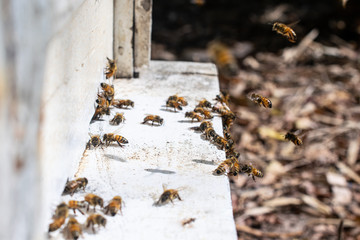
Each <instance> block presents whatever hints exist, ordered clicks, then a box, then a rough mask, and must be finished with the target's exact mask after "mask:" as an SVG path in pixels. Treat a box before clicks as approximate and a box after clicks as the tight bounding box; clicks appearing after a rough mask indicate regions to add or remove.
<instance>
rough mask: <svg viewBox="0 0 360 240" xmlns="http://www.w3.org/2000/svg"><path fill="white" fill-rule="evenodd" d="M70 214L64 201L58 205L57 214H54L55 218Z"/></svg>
mask: <svg viewBox="0 0 360 240" xmlns="http://www.w3.org/2000/svg"><path fill="white" fill-rule="evenodd" d="M68 214H69V208H68V206H67V205H66V203H64V202H62V203H60V204H59V205H58V206H57V207H56V210H55V214H54V217H53V218H54V219H58V218H61V217H65V218H67V216H68Z"/></svg>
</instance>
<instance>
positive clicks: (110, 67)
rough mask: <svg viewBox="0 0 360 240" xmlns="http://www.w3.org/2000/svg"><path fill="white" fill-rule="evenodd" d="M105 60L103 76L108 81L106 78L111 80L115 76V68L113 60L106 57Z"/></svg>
mask: <svg viewBox="0 0 360 240" xmlns="http://www.w3.org/2000/svg"><path fill="white" fill-rule="evenodd" d="M106 58H107V60H108V63H107V66H106V68H105V76H106V79H108V78H111V77H112V76H113V75H114V74H115V72H116V68H117V67H116V63H115V60H112V59H110V58H108V57H106Z"/></svg>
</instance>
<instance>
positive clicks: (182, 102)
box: [166, 95, 188, 106]
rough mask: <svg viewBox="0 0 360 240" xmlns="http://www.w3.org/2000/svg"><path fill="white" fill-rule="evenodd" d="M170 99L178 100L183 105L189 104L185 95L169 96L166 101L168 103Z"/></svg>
mask: <svg viewBox="0 0 360 240" xmlns="http://www.w3.org/2000/svg"><path fill="white" fill-rule="evenodd" d="M169 101H175V102H178V103H179V104H180V105H181V106H187V105H188V103H187V101H186V100H185V98H184V97H179V96H178V95H173V96H170V97H169V98H168V100H167V101H166V104H168V103H169Z"/></svg>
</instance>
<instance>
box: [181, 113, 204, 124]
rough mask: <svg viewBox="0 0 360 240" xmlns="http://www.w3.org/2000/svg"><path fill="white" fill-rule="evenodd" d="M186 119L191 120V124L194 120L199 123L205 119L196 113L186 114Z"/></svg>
mask: <svg viewBox="0 0 360 240" xmlns="http://www.w3.org/2000/svg"><path fill="white" fill-rule="evenodd" d="M185 117H186V118H191V122H193V121H194V118H195V119H196V120H197V121H198V122H201V121H202V120H203V117H202V116H200V115H199V114H197V113H195V112H186V113H185Z"/></svg>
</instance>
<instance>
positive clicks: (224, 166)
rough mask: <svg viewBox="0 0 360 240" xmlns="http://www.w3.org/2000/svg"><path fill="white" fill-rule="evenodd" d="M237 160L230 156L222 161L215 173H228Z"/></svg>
mask: <svg viewBox="0 0 360 240" xmlns="http://www.w3.org/2000/svg"><path fill="white" fill-rule="evenodd" d="M234 162H235V160H234V159H233V158H228V159H226V160H224V161H223V162H221V163H220V164H219V166H218V167H217V168H216V169H215V170H214V171H213V174H214V175H223V174H228V173H229V172H230V170H231V168H232V167H233V165H234Z"/></svg>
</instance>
